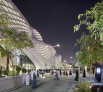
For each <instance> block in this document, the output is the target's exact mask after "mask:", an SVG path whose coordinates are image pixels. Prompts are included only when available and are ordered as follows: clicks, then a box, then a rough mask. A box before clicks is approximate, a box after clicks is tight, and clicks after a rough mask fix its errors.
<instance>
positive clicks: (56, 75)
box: [50, 69, 72, 80]
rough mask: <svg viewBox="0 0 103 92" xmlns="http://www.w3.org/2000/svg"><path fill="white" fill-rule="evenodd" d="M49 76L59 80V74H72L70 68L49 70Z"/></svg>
mask: <svg viewBox="0 0 103 92" xmlns="http://www.w3.org/2000/svg"><path fill="white" fill-rule="evenodd" d="M50 74H51V78H52V79H55V80H59V79H60V75H66V76H68V75H72V71H71V70H69V71H67V70H65V71H64V70H63V71H61V70H59V69H58V70H52V71H51V73H50Z"/></svg>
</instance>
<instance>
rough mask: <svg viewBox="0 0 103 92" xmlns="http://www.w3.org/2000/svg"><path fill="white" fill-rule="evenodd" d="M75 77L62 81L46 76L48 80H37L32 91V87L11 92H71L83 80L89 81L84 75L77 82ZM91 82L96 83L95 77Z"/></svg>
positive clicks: (62, 79) (61, 79)
mask: <svg viewBox="0 0 103 92" xmlns="http://www.w3.org/2000/svg"><path fill="white" fill-rule="evenodd" d="M74 78H75V75H74V76H64V75H62V76H60V80H54V79H51V78H50V77H48V76H46V78H37V88H35V89H32V88H31V85H30V86H23V87H21V88H18V89H16V90H13V91H10V92H71V91H69V90H70V89H71V88H72V86H73V85H77V84H78V83H79V82H80V81H82V80H87V81H88V79H89V78H88V76H87V78H82V74H81V75H80V80H79V81H75V80H74ZM90 82H96V80H95V78H94V76H93V75H92V76H91V79H90Z"/></svg>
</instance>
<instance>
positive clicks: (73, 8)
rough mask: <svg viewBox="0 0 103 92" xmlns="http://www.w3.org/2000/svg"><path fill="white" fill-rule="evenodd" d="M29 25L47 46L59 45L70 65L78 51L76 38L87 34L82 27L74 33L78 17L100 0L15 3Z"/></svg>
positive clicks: (37, 0)
mask: <svg viewBox="0 0 103 92" xmlns="http://www.w3.org/2000/svg"><path fill="white" fill-rule="evenodd" d="M12 1H13V2H14V3H15V5H16V6H17V7H18V9H19V10H20V11H21V13H22V14H23V15H24V17H25V18H26V19H27V21H28V22H29V24H30V25H31V26H32V27H34V28H35V29H37V31H38V32H40V34H41V36H42V38H43V41H44V42H45V43H47V44H51V45H56V44H57V43H60V45H61V47H60V48H55V49H56V51H57V53H58V54H61V55H62V57H63V59H66V60H67V62H70V61H73V60H72V59H70V56H72V57H74V56H75V53H76V52H77V51H78V50H79V46H77V47H74V43H75V42H76V39H77V38H79V37H80V34H81V33H82V32H86V30H85V28H84V27H82V28H81V30H80V31H78V32H76V33H74V31H73V26H74V25H75V24H78V23H79V21H78V19H77V16H78V14H80V13H84V12H85V10H88V9H90V7H93V6H94V5H95V3H97V2H100V1H101V0H12Z"/></svg>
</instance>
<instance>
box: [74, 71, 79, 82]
mask: <svg viewBox="0 0 103 92" xmlns="http://www.w3.org/2000/svg"><path fill="white" fill-rule="evenodd" d="M78 79H79V74H78V70H77V69H76V76H75V81H78Z"/></svg>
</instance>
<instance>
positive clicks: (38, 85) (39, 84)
mask: <svg viewBox="0 0 103 92" xmlns="http://www.w3.org/2000/svg"><path fill="white" fill-rule="evenodd" d="M43 84H44V83H43V82H42V83H38V84H37V87H36V88H39V87H40V86H42V85H43Z"/></svg>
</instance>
